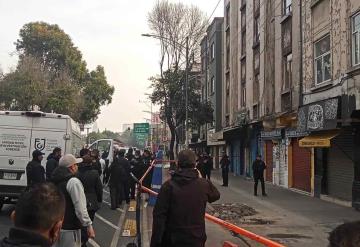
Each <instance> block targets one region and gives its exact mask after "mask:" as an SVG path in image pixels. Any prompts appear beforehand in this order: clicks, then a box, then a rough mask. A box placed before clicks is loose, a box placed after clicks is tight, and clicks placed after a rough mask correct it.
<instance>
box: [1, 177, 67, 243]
mask: <svg viewBox="0 0 360 247" xmlns="http://www.w3.org/2000/svg"><path fill="white" fill-rule="evenodd" d="M64 212H65V199H64V196H63V195H62V194H61V192H60V191H59V190H58V189H57V188H56V186H55V185H53V184H51V183H41V184H37V185H34V187H32V188H30V189H29V190H27V191H25V192H24V193H23V194H22V195H21V197H20V198H19V200H18V201H17V203H16V206H15V210H14V211H13V212H12V213H11V219H12V221H13V223H14V225H15V227H12V228H10V231H9V236H8V237H5V238H4V239H3V240H2V241H0V246H2V247H31V246H33V247H35V246H36V247H50V246H52V245H53V244H54V243H55V242H56V241H57V240H58V238H59V235H60V229H61V225H62V223H63V218H64Z"/></svg>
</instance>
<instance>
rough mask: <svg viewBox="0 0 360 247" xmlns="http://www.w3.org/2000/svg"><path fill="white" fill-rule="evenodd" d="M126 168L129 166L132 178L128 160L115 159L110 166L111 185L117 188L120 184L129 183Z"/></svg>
mask: <svg viewBox="0 0 360 247" xmlns="http://www.w3.org/2000/svg"><path fill="white" fill-rule="evenodd" d="M126 166H128V173H129V174H128V176H130V164H129V161H127V159H125V158H124V157H122V158H118V157H116V158H114V161H113V162H112V163H111V165H110V166H109V176H110V178H109V185H110V186H115V185H116V184H118V183H123V182H126V181H128V177H127V171H126V168H125V167H126Z"/></svg>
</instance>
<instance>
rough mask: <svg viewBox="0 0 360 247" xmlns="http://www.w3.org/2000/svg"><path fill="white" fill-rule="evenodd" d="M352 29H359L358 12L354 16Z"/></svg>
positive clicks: (359, 18)
mask: <svg viewBox="0 0 360 247" xmlns="http://www.w3.org/2000/svg"><path fill="white" fill-rule="evenodd" d="M353 20H354V22H353V31H356V30H360V14H357V15H356V16H354V19H353Z"/></svg>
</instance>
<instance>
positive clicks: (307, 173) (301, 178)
mask: <svg viewBox="0 0 360 247" xmlns="http://www.w3.org/2000/svg"><path fill="white" fill-rule="evenodd" d="M292 148H293V150H292V153H293V162H292V169H293V170H292V172H293V187H294V188H296V189H299V190H303V191H307V192H311V150H310V149H309V148H301V147H299V140H298V139H293V142H292Z"/></svg>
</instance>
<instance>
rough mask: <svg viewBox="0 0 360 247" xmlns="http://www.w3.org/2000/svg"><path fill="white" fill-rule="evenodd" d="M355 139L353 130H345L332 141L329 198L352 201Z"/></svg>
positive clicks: (329, 163) (328, 175)
mask: <svg viewBox="0 0 360 247" xmlns="http://www.w3.org/2000/svg"><path fill="white" fill-rule="evenodd" d="M353 157H354V154H353V137H352V131H351V129H344V130H342V131H341V133H340V135H338V136H337V137H335V138H334V139H333V140H332V141H331V147H330V149H329V159H328V171H327V181H328V193H329V196H332V197H336V198H339V199H342V200H346V201H351V200H352V183H353V180H354V164H353V159H354V158H353Z"/></svg>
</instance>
